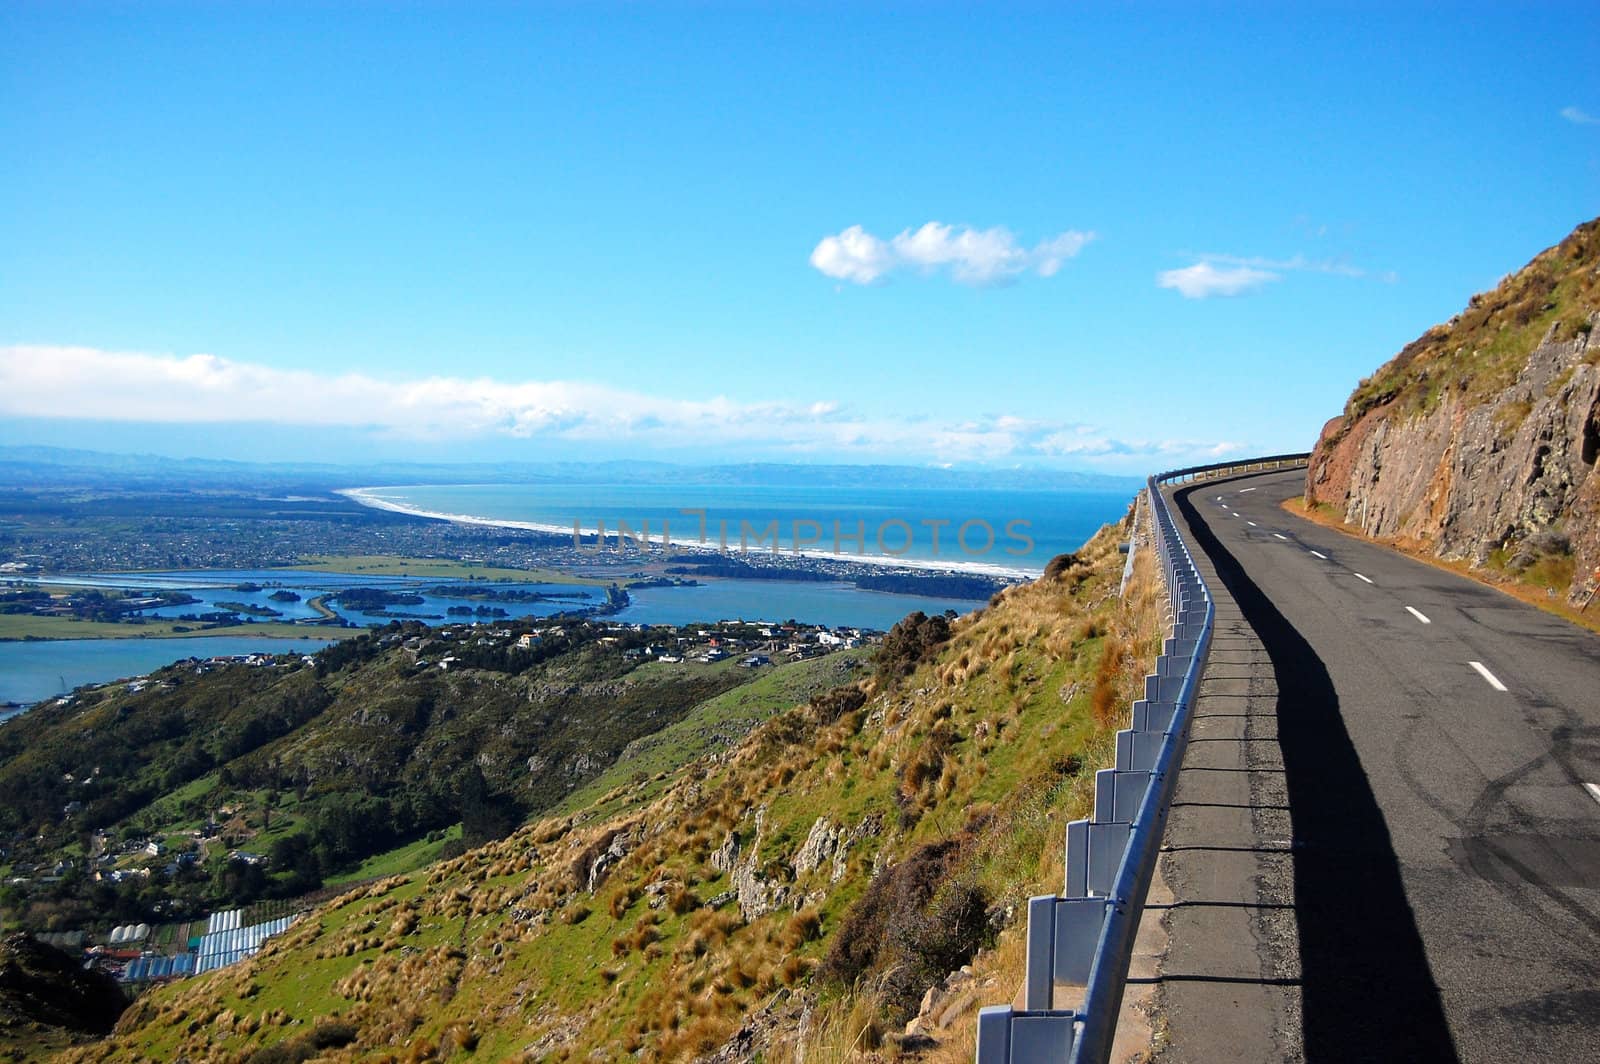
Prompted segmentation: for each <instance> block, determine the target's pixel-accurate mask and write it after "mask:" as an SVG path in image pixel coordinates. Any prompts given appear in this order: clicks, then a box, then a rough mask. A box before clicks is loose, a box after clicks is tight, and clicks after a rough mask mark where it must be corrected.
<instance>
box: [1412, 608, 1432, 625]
mask: <svg viewBox="0 0 1600 1064" xmlns="http://www.w3.org/2000/svg"><path fill="white" fill-rule="evenodd" d="M1406 612H1407V613H1409V614H1411V616H1413V617H1415V618H1416V619H1417V620H1419V621H1421V622H1422V623H1423V624H1432V623H1433V622H1432V621H1430V620H1428V617H1427V615H1426V614H1424V613H1423V612H1422V611H1421V610H1419V609H1417V608H1416V607H1415V606H1407V607H1406Z"/></svg>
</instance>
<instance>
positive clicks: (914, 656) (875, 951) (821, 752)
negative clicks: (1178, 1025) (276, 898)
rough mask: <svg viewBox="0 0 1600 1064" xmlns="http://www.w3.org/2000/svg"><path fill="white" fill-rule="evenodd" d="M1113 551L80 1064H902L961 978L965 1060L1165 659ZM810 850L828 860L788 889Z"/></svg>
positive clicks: (451, 864) (939, 631) (444, 869)
mask: <svg viewBox="0 0 1600 1064" xmlns="http://www.w3.org/2000/svg"><path fill="white" fill-rule="evenodd" d="M1125 534H1126V528H1125V527H1122V528H1108V529H1106V530H1104V531H1102V533H1100V534H1099V535H1097V536H1096V537H1095V538H1094V539H1092V540H1091V541H1090V542H1089V543H1087V544H1085V546H1084V548H1083V549H1082V550H1080V551H1078V552H1076V553H1075V554H1074V555H1072V556H1071V557H1070V558H1066V559H1065V560H1058V562H1059V564H1054V563H1053V564H1052V572H1051V575H1050V576H1048V577H1047V578H1046V579H1043V580H1040V581H1038V582H1037V583H1035V584H1031V585H1026V586H1020V587H1016V588H1012V589H1009V590H1007V591H1006V592H1005V593H1003V594H1002V595H1000V596H997V599H996V601H995V602H994V603H992V604H991V605H990V606H989V607H987V608H986V609H984V610H981V611H979V612H978V613H976V614H972V615H968V616H966V617H963V618H959V619H957V620H955V621H953V622H950V623H949V624H947V625H944V624H942V622H943V619H942V618H940V619H939V620H940V622H941V624H929V623H927V622H928V619H924V620H922V621H918V622H916V623H915V624H914V625H913V626H912V627H911V628H910V629H908V630H905V631H902V633H901V635H902V637H903V638H901V639H900V641H899V643H898V645H897V649H892V652H891V654H890V655H889V656H888V659H887V660H885V661H880V663H879V667H878V668H877V669H876V671H875V672H874V673H873V674H872V675H866V670H862V673H861V674H860V675H859V677H856V678H850V679H847V680H846V682H845V683H843V684H842V685H840V686H838V687H836V688H835V689H833V690H832V691H831V692H828V693H816V692H805V693H802V694H801V695H800V696H799V697H797V698H796V699H794V702H797V703H799V704H793V708H790V709H787V710H786V711H783V712H779V713H777V714H776V715H772V714H771V712H770V710H763V711H762V713H761V714H760V715H761V716H763V717H765V718H766V719H764V720H762V721H760V722H758V723H755V724H754V726H753V729H752V730H750V732H749V734H748V735H746V736H745V737H744V738H743V739H742V740H739V741H737V742H735V743H734V744H733V745H731V746H727V747H722V746H720V745H717V744H713V745H712V746H710V747H707V748H704V749H702V750H699V751H698V752H697V751H695V750H694V749H693V747H692V744H688V743H683V744H677V745H676V748H677V749H678V750H679V751H680V754H681V756H683V757H684V758H685V761H684V762H683V763H681V764H671V765H669V766H667V767H665V768H659V769H653V770H652V771H651V772H650V774H649V775H648V776H645V777H643V778H623V779H620V780H614V781H611V782H608V783H607V784H606V785H605V786H604V787H603V789H600V790H598V791H596V792H595V793H594V795H593V799H592V803H593V804H590V805H587V806H577V807H570V808H567V809H565V810H563V812H562V814H561V815H559V816H552V817H549V818H547V819H545V820H542V821H540V822H538V823H535V824H530V825H527V826H525V827H524V828H522V829H520V830H519V831H517V832H516V833H514V834H513V835H511V836H509V837H508V838H505V839H501V840H499V841H497V842H493V843H490V844H488V845H486V846H483V847H480V848H479V849H476V850H472V851H469V852H467V853H465V854H462V855H461V856H459V857H455V858H452V859H450V860H446V861H440V862H436V863H434V864H433V865H430V866H428V867H427V868H426V869H424V870H421V871H418V872H414V873H411V874H408V875H404V876H396V877H391V878H390V879H387V880H383V881H380V882H378V883H374V884H371V885H368V886H364V887H361V888H357V889H355V890H352V891H351V892H349V893H348V894H346V895H344V896H342V897H340V898H338V899H335V900H334V901H333V902H331V903H329V904H328V905H326V906H324V907H323V908H322V909H320V910H318V912H316V913H315V914H313V915H312V916H311V917H309V918H308V919H306V920H305V921H303V922H302V923H301V924H300V925H297V927H296V928H295V930H294V931H293V932H291V933H290V934H289V935H286V936H284V938H283V939H281V940H279V941H278V942H276V943H274V944H271V945H269V947H268V948H267V949H266V950H264V951H263V953H262V954H261V955H260V956H259V957H257V958H256V959H254V960H252V961H250V962H247V963H246V964H244V965H241V966H239V967H237V968H235V969H228V970H226V971H224V972H219V973H214V974H212V975H210V976H207V977H203V978H200V979H195V980H191V981H189V982H188V983H185V984H180V985H176V986H173V987H168V988H164V989H160V990H156V991H154V992H152V993H151V994H149V995H147V996H146V997H145V998H144V999H141V1002H140V1003H139V1004H137V1005H136V1006H135V1011H134V1012H133V1013H130V1020H129V1021H127V1023H126V1024H125V1026H124V1028H123V1029H122V1031H120V1032H119V1034H118V1035H117V1036H116V1037H115V1038H114V1039H112V1040H111V1041H109V1042H107V1043H104V1044H103V1045H101V1046H97V1047H90V1048H88V1049H84V1050H79V1051H77V1052H76V1054H75V1055H74V1056H72V1057H71V1058H69V1059H73V1060H97V1059H104V1060H111V1059H129V1058H130V1057H132V1056H133V1055H135V1054H143V1055H145V1056H146V1057H149V1058H151V1059H175V1058H176V1057H177V1056H183V1055H187V1056H189V1057H190V1059H191V1060H195V1061H200V1060H208V1059H227V1060H242V1059H246V1058H247V1057H248V1055H249V1054H250V1053H254V1052H258V1051H260V1050H262V1049H265V1048H270V1047H273V1046H277V1045H280V1044H288V1042H289V1040H290V1039H292V1038H295V1037H298V1035H300V1034H303V1033H304V1032H305V1031H307V1030H311V1029H315V1027H316V1025H317V1024H322V1023H332V1022H338V1023H342V1024H348V1025H350V1026H351V1027H352V1028H353V1029H354V1030H355V1032H356V1036H355V1038H354V1040H353V1041H352V1042H351V1043H350V1044H349V1045H348V1046H347V1047H345V1048H343V1049H338V1050H334V1051H332V1052H333V1056H331V1057H330V1058H329V1059H393V1060H400V1059H409V1058H417V1059H422V1058H424V1057H430V1056H431V1057H442V1056H444V1055H447V1054H448V1055H452V1056H453V1055H457V1054H462V1053H472V1054H473V1055H475V1056H477V1057H482V1058H484V1059H495V1060H499V1059H526V1060H547V1059H553V1060H559V1059H571V1060H577V1059H589V1058H597V1059H619V1058H622V1057H624V1056H634V1057H638V1058H639V1059H643V1060H683V1059H691V1058H693V1057H695V1056H698V1055H701V1054H704V1053H706V1052H709V1051H711V1050H714V1049H715V1048H717V1047H719V1046H721V1045H723V1044H724V1043H725V1042H726V1041H727V1040H728V1038H730V1037H731V1036H732V1035H733V1033H734V1032H735V1031H737V1030H739V1028H740V1025H741V1024H742V1023H744V1022H745V1020H746V1018H748V1017H749V1016H751V1015H752V1014H753V1013H756V1012H758V1011H760V1010H762V1009H765V1008H769V1007H770V1008H779V1007H780V1006H781V1007H782V1008H784V1009H789V1010H790V1011H789V1012H782V1013H781V1015H782V1016H784V1017H787V1018H786V1019H784V1020H783V1021H782V1022H775V1023H774V1024H773V1025H772V1028H771V1030H770V1032H768V1033H765V1034H763V1035H762V1038H763V1039H764V1040H765V1044H764V1046H763V1047H762V1048H761V1050H760V1051H761V1052H762V1054H763V1055H764V1056H765V1058H766V1059H771V1060H783V1059H791V1058H793V1057H794V1056H795V1055H796V1054H797V1053H802V1052H803V1055H804V1058H805V1059H807V1060H851V1059H861V1058H862V1057H863V1055H864V1054H868V1053H877V1054H880V1055H889V1056H893V1055H898V1054H899V1053H900V1050H899V1048H898V1047H899V1042H898V1040H897V1032H898V1031H899V1030H900V1028H901V1026H902V1025H903V1024H904V1023H905V1020H906V1018H907V1015H908V1010H914V1009H915V1007H916V1004H917V1002H918V1001H919V1000H920V999H921V997H922V994H923V991H924V990H925V989H926V988H927V986H929V985H931V984H932V983H933V982H936V981H938V980H940V979H942V978H943V977H944V976H945V974H947V973H948V972H949V971H951V970H954V969H955V968H958V967H959V966H961V965H962V964H968V965H970V966H971V967H972V968H973V970H974V980H976V981H977V982H979V983H983V984H985V985H984V987H983V989H982V992H981V993H979V992H976V991H975V992H974V994H973V996H972V1000H971V1001H970V1002H969V1003H968V1004H970V1008H966V1007H965V1006H963V1008H964V1009H965V1011H960V1010H958V1011H959V1012H960V1014H959V1015H957V1016H954V1017H953V1018H952V1019H951V1022H950V1024H949V1025H948V1027H947V1028H944V1029H940V1030H939V1031H937V1032H936V1036H937V1037H938V1039H939V1040H940V1042H941V1044H942V1045H943V1046H944V1049H942V1050H941V1053H943V1054H945V1055H946V1057H947V1058H948V1059H954V1058H953V1057H948V1054H949V1053H951V1052H958V1048H957V1047H963V1046H965V1047H966V1048H965V1049H964V1050H961V1051H962V1052H965V1053H966V1054H968V1057H969V1058H970V1052H971V1050H970V1039H971V1031H970V1026H971V1022H972V1020H973V1018H974V1017H975V1016H976V1009H977V1007H978V1005H981V1004H987V1003H992V1002H999V1001H1006V1000H1009V999H1010V998H1011V997H1012V995H1013V993H1014V991H1015V988H1016V985H1017V984H1018V982H1020V979H1021V974H1022V972H1021V953H1020V950H1019V948H1018V943H1019V940H1020V936H1021V931H1020V929H1019V924H1020V919H1019V917H1020V913H1021V908H1022V903H1023V902H1024V901H1025V899H1026V898H1027V897H1028V896H1029V895H1031V894H1034V893H1038V892H1040V891H1044V890H1048V889H1051V888H1052V887H1058V886H1059V884H1060V878H1061V868H1060V864H1061V839H1062V833H1063V831H1064V829H1065V824H1066V822H1067V820H1069V819H1071V818H1072V817H1074V816H1078V815H1082V814H1083V813H1084V812H1085V811H1086V810H1087V807H1088V803H1089V800H1090V796H1091V795H1090V792H1091V789H1092V777H1093V770H1094V769H1095V768H1096V767H1099V766H1100V765H1102V764H1104V763H1106V762H1107V761H1108V760H1109V755H1110V748H1111V738H1110V737H1111V732H1112V730H1113V729H1114V728H1115V727H1119V726H1122V724H1123V720H1124V719H1125V716H1124V714H1125V713H1126V708H1127V704H1128V702H1129V701H1130V700H1131V698H1132V696H1133V695H1134V694H1136V693H1137V691H1138V685H1139V682H1140V677H1141V676H1142V675H1143V673H1144V671H1145V670H1146V669H1147V668H1148V667H1149V664H1150V662H1152V661H1153V659H1154V656H1155V651H1156V649H1157V648H1158V645H1159V639H1160V635H1161V619H1162V618H1161V608H1162V602H1161V598H1160V593H1159V586H1158V581H1156V580H1155V578H1154V577H1153V575H1152V573H1151V571H1150V570H1151V567H1150V566H1148V565H1141V566H1139V567H1136V570H1135V579H1134V581H1133V584H1132V585H1131V587H1130V590H1129V594H1128V595H1127V597H1126V599H1124V600H1119V599H1118V598H1117V583H1118V579H1119V577H1120V572H1121V561H1122V559H1121V557H1120V555H1119V554H1118V553H1117V550H1116V547H1117V543H1118V541H1119V540H1120V539H1121V538H1122V537H1123V536H1124V535H1125ZM657 749H660V748H657ZM674 756H677V755H674ZM669 760H670V758H669ZM657 777H659V778H657ZM813 835H816V836H817V837H818V838H822V839H825V840H832V841H831V842H830V843H829V844H828V845H827V846H825V847H824V852H822V853H821V855H820V859H819V860H818V861H817V862H816V864H815V867H814V868H812V867H809V866H808V867H806V868H805V869H804V870H803V871H802V870H800V869H799V868H798V861H797V859H798V856H799V853H800V851H801V849H802V847H803V845H804V844H805V843H806V840H807V839H808V838H812V837H813ZM617 851H621V853H622V855H621V856H620V857H617V856H616V852H617ZM597 861H598V862H603V868H602V870H601V871H600V872H599V873H596V872H595V868H596V862H597ZM735 880H737V881H738V883H739V885H740V886H739V887H738V888H736V887H735ZM591 883H593V885H594V892H593V893H590V889H589V888H590V885H591ZM741 890H742V894H743V895H744V899H743V900H744V901H749V900H752V899H753V900H754V901H755V902H756V903H757V905H756V908H755V909H751V910H749V911H748V912H747V911H745V910H744V909H743V908H742V903H741V898H740V897H731V898H730V897H729V895H730V893H740V892H741ZM852 946H859V947H860V948H859V949H858V950H855V954H854V960H853V961H852V962H851V963H850V964H849V965H848V966H844V967H841V966H840V965H839V964H834V963H831V961H830V959H831V958H833V957H835V956H836V955H839V956H843V955H846V954H849V953H850V952H851V947H852ZM799 1002H806V1003H808V1004H807V1005H806V1008H805V1010H803V1011H804V1012H805V1013H806V1014H808V1015H809V1017H810V1019H809V1020H808V1021H806V1022H805V1023H803V1024H802V1023H801V1022H800V1021H799V1019H798V1018H797V1017H798V1016H799V1015H800V1014H801V1010H799V1006H798V1004H797V1003H799ZM775 1015H780V1014H779V1013H775ZM197 1017H209V1018H210V1019H208V1020H207V1021H206V1024H209V1026H206V1024H202V1027H201V1028H197V1029H196V1030H194V1031H191V1030H190V1027H191V1026H192V1025H193V1024H194V1023H195V1022H196V1019H197ZM212 1039H214V1041H213V1040H212Z"/></svg>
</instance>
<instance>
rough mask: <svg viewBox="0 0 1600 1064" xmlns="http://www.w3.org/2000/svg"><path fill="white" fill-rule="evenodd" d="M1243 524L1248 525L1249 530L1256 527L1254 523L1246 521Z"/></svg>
mask: <svg viewBox="0 0 1600 1064" xmlns="http://www.w3.org/2000/svg"><path fill="white" fill-rule="evenodd" d="M1245 524H1247V525H1249V526H1250V527H1251V528H1254V527H1256V523H1255V522H1254V521H1246V522H1245Z"/></svg>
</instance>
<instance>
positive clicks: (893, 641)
mask: <svg viewBox="0 0 1600 1064" xmlns="http://www.w3.org/2000/svg"><path fill="white" fill-rule="evenodd" d="M949 639H950V622H949V621H948V620H946V619H945V618H944V617H943V616H940V615H935V616H933V617H929V616H928V615H927V614H925V613H923V612H922V611H921V610H917V611H916V612H915V613H911V614H907V615H906V616H905V617H904V618H902V619H901V620H899V621H897V622H896V623H895V626H894V627H893V628H891V629H889V633H888V634H887V635H885V636H884V637H883V645H882V646H880V647H879V648H878V656H877V664H878V674H879V675H880V676H885V677H888V678H891V679H894V678H898V677H902V676H910V675H911V673H912V672H913V671H914V670H915V669H916V667H917V666H918V665H920V664H921V663H922V662H924V661H926V660H927V659H929V658H931V657H932V656H933V654H934V652H935V651H936V650H938V648H939V647H940V646H941V645H943V644H944V643H945V642H947V641H948V640H949Z"/></svg>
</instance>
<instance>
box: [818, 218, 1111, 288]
mask: <svg viewBox="0 0 1600 1064" xmlns="http://www.w3.org/2000/svg"><path fill="white" fill-rule="evenodd" d="M1093 239H1094V234H1093V233H1088V232H1080V231H1078V230H1075V229H1069V230H1067V231H1065V232H1062V233H1058V234H1057V235H1055V236H1053V237H1050V238H1048V239H1046V240H1041V241H1040V242H1039V243H1038V244H1035V245H1034V246H1033V247H1031V248H1027V247H1024V246H1022V245H1021V244H1019V243H1018V242H1017V238H1016V236H1014V235H1013V234H1012V232H1011V231H1010V230H1009V229H1007V228H1005V227H1004V226H998V225H997V226H995V227H993V228H991V229H974V228H972V227H971V226H961V227H960V228H957V227H955V226H952V225H946V224H944V223H943V222H927V223H925V224H924V225H922V226H921V227H919V228H917V229H915V230H912V229H905V230H902V231H901V232H900V233H899V235H897V236H895V237H893V238H891V239H889V240H883V239H881V238H879V237H876V236H874V235H872V234H871V233H869V232H867V231H866V230H865V229H863V228H862V227H861V226H859V225H852V226H850V227H849V228H848V229H845V230H844V231H842V232H840V233H839V234H838V235H837V236H826V237H823V238H822V240H821V241H819V242H818V244H817V246H816V247H815V248H814V249H812V252H811V265H812V266H814V267H815V268H816V269H817V270H818V271H819V272H821V273H823V274H824V275H826V276H828V277H832V278H834V279H836V280H840V281H850V282H852V283H854V284H873V283H875V282H877V281H880V280H883V279H884V278H886V277H887V276H888V275H889V274H890V273H892V272H894V271H895V270H898V269H915V270H920V271H921V272H923V273H927V274H931V273H936V272H939V271H941V270H944V271H948V272H949V275H950V278H951V280H954V281H956V282H958V283H960V284H968V285H995V284H1004V283H1006V282H1008V281H1013V280H1015V279H1017V278H1018V277H1021V276H1022V275H1023V274H1025V273H1028V272H1030V271H1032V272H1034V273H1037V274H1038V275H1039V276H1040V277H1054V276H1055V275H1056V274H1057V273H1059V272H1060V270H1061V267H1062V265H1063V264H1064V263H1065V262H1066V261H1067V260H1068V259H1070V258H1072V257H1074V256H1075V255H1077V254H1078V252H1080V251H1082V250H1083V248H1084V245H1086V244H1088V243H1089V241H1091V240H1093Z"/></svg>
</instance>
